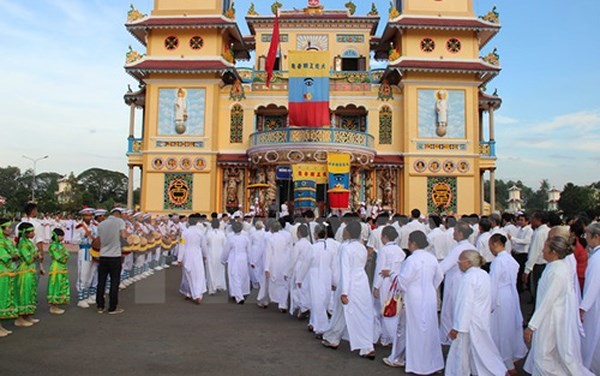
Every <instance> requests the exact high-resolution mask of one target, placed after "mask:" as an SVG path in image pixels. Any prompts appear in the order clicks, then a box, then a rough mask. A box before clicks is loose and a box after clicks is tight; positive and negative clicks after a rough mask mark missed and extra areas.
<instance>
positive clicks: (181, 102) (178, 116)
mask: <svg viewBox="0 0 600 376" xmlns="http://www.w3.org/2000/svg"><path fill="white" fill-rule="evenodd" d="M186 97H187V92H186V91H185V89H184V88H181V87H180V88H179V89H177V98H175V105H174V107H175V108H174V109H175V132H177V134H184V133H185V130H186V123H187V119H188V111H187V100H186Z"/></svg>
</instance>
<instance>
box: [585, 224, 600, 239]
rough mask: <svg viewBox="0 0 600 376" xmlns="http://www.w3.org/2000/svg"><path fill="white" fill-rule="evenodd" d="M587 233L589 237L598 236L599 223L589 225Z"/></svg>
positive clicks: (599, 231)
mask: <svg viewBox="0 0 600 376" xmlns="http://www.w3.org/2000/svg"><path fill="white" fill-rule="evenodd" d="M587 232H588V233H589V234H590V235H591V236H600V222H595V223H592V224H590V225H589V226H588V228H587Z"/></svg>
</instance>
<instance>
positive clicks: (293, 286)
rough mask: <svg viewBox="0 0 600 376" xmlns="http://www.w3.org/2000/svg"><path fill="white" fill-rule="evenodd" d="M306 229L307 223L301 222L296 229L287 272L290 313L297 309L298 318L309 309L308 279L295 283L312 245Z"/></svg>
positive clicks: (303, 315) (307, 228)
mask: <svg viewBox="0 0 600 376" xmlns="http://www.w3.org/2000/svg"><path fill="white" fill-rule="evenodd" d="M308 231H309V227H308V225H306V224H301V225H300V226H298V230H297V231H296V233H297V236H298V241H296V243H295V244H294V246H293V247H292V256H291V260H290V270H289V272H288V276H289V281H290V315H293V314H294V313H295V311H296V310H298V318H299V319H301V318H303V317H305V315H306V314H307V312H308V311H309V310H310V295H309V294H310V290H309V288H310V287H309V283H308V281H307V280H302V281H301V283H300V285H298V284H297V283H296V279H297V278H296V276H297V275H298V274H299V273H300V268H301V267H302V264H303V262H304V259H305V258H306V257H307V253H308V252H309V250H310V247H311V246H312V244H311V242H310V241H309V240H308ZM311 238H312V237H311Z"/></svg>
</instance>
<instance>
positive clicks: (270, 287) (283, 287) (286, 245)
mask: <svg viewBox="0 0 600 376" xmlns="http://www.w3.org/2000/svg"><path fill="white" fill-rule="evenodd" d="M270 230H271V234H270V235H269V236H268V237H267V239H266V247H265V256H264V266H265V269H264V282H263V284H262V286H261V289H260V291H259V293H258V305H259V307H266V306H267V305H268V304H269V302H275V303H278V308H279V311H280V312H281V313H286V312H287V310H288V296H289V292H290V286H289V282H288V278H289V275H288V274H289V271H290V263H291V256H292V237H291V235H290V234H289V233H288V232H287V231H281V224H280V223H279V222H278V221H273V222H272V223H271V227H270ZM263 286H264V287H263Z"/></svg>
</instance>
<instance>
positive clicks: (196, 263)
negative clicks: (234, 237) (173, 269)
mask: <svg viewBox="0 0 600 376" xmlns="http://www.w3.org/2000/svg"><path fill="white" fill-rule="evenodd" d="M199 219H200V215H199V214H192V215H190V218H189V224H190V227H188V228H187V229H186V230H185V231H184V232H183V234H181V238H182V245H183V248H184V249H185V250H184V254H185V258H184V259H183V260H182V267H183V273H184V274H185V276H186V279H187V283H188V289H189V290H188V291H185V293H187V294H186V296H187V297H188V298H190V299H192V300H193V301H194V302H195V303H196V304H200V303H201V302H202V296H203V295H204V293H205V292H206V278H205V274H204V258H205V257H206V255H207V246H208V245H207V242H206V238H205V237H204V229H203V228H201V227H200V226H201V225H200V224H198V221H199Z"/></svg>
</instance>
